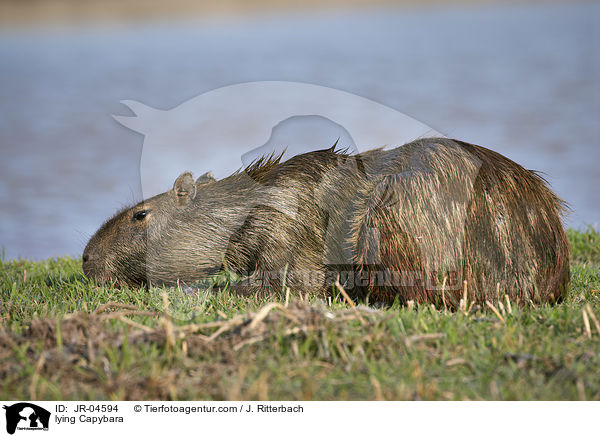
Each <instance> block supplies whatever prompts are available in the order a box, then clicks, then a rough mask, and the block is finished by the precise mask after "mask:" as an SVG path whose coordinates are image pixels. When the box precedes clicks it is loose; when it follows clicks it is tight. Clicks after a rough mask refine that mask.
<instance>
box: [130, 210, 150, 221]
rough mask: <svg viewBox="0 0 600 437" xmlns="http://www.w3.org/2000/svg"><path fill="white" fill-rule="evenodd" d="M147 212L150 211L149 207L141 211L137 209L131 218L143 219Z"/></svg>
mask: <svg viewBox="0 0 600 437" xmlns="http://www.w3.org/2000/svg"><path fill="white" fill-rule="evenodd" d="M149 212H150V210H149V209H144V210H142V211H138V212H136V213H135V214H133V219H134V220H137V221H141V220H144V219H145V218H146V216H147V215H148V213H149Z"/></svg>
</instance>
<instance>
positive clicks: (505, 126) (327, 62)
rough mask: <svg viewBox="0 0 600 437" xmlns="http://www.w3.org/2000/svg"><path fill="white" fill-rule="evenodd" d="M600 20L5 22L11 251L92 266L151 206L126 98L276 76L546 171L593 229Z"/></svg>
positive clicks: (399, 12) (1, 240)
mask: <svg viewBox="0 0 600 437" xmlns="http://www.w3.org/2000/svg"><path fill="white" fill-rule="evenodd" d="M599 17H600V4H598V3H573V2H569V3H543V2H542V3H539V2H538V3H533V4H526V5H522V4H518V5H495V4H485V5H477V4H469V5H435V6H428V7H414V6H402V7H400V6H394V5H389V4H386V5H381V6H377V7H375V6H374V7H369V8H366V7H361V8H343V7H341V6H337V7H332V8H328V9H325V10H318V9H310V10H304V11H285V10H277V11H272V12H268V11H267V12H264V11H263V12H261V13H260V14H249V15H231V16H225V15H222V16H218V17H211V18H209V17H199V16H192V17H188V18H181V17H180V18H175V17H169V18H163V19H161V18H159V17H153V18H152V19H148V20H136V21H109V20H107V21H105V22H100V23H96V22H95V23H93V24H86V23H85V22H82V23H79V22H72V23H68V24H61V25H60V26H54V25H48V24H47V23H46V24H38V25H35V26H31V25H27V26H4V28H3V29H2V30H0V211H1V213H0V214H1V216H0V245H1V246H2V247H3V251H4V256H5V258H8V259H10V258H17V257H27V258H32V259H43V258H46V257H50V256H62V255H71V256H78V255H80V254H81V252H82V250H83V247H84V246H85V243H86V242H87V239H88V238H89V237H90V236H91V235H92V234H93V232H94V231H95V230H96V229H97V228H98V227H99V225H100V224H101V223H102V222H103V221H104V220H105V219H107V218H108V217H109V216H110V215H112V214H113V213H114V212H115V210H116V209H118V208H120V207H123V206H125V205H129V204H131V203H133V202H135V201H137V200H140V198H141V192H142V191H141V187H140V171H139V163H140V156H141V150H142V145H143V140H144V138H143V136H141V135H140V134H137V133H135V132H133V131H131V130H129V129H127V128H125V127H124V126H121V125H120V124H118V123H117V122H116V121H115V120H114V119H112V117H111V114H122V115H130V114H131V113H130V112H129V111H128V109H126V108H125V107H124V106H123V105H121V104H120V103H119V101H121V100H124V99H133V100H138V101H141V102H144V103H145V104H148V105H150V106H152V107H155V108H161V109H169V108H173V107H176V106H178V105H180V104H181V103H182V102H184V101H186V100H188V99H190V98H193V97H195V96H198V95H200V94H202V93H205V92H208V91H210V90H213V89H215V88H219V87H223V86H227V85H232V84H236V83H240V82H248V81H265V80H285V81H298V82H306V83H312V84H319V85H324V86H328V87H333V88H336V89H340V90H343V91H346V92H350V93H355V94H358V95H360V96H364V97H367V98H369V99H372V100H375V101H378V102H381V103H383V104H385V105H388V106H390V107H392V108H394V109H396V110H398V111H400V112H402V113H404V114H407V115H409V116H411V117H413V118H415V119H416V120H419V121H421V122H423V123H425V124H427V125H428V126H430V127H432V128H433V129H435V130H437V131H439V132H442V133H443V134H445V135H447V136H449V137H454V138H459V139H462V140H465V141H469V142H472V143H476V144H480V145H483V146H486V147H489V148H491V149H494V150H496V151H498V152H500V153H502V154H504V155H506V156H508V157H509V158H511V159H513V160H515V161H516V162H518V163H520V164H522V165H523V166H525V167H526V168H530V169H535V170H540V171H542V172H543V173H544V174H545V177H546V178H547V180H548V181H549V182H550V183H551V185H552V187H553V188H554V189H555V191H556V192H557V193H558V194H559V195H560V196H561V197H562V198H564V199H565V200H566V201H567V202H568V203H569V204H570V206H571V208H572V213H571V214H570V215H569V216H568V217H567V220H566V224H567V226H572V227H584V226H587V225H588V224H594V223H597V222H598V221H599V219H600V194H599V191H600V170H599V164H600V159H599V158H600V152H599V149H600V148H599V145H600V144H599V142H600V54H599V51H598V47H600V37H599V36H600V34H599V32H600V31H599V26H598V24H599V22H600V20H599ZM256 111H257V112H260V111H261V108H260V107H257V108H256ZM222 121H223V129H224V130H226V129H228V125H227V114H223V117H222ZM240 141H241V142H242V143H243V138H240ZM205 147H212V148H213V149H212V150H214V153H216V154H219V153H228V151H227V150H222V149H220V148H219V147H218V145H205ZM231 159H234V160H236V161H237V162H240V164H241V161H240V156H232V157H231ZM190 165H192V166H193V168H187V169H191V170H194V171H195V173H196V174H197V175H198V174H200V173H201V172H202V171H205V170H208V169H204V168H203V167H202V165H201V163H191V164H190ZM180 170H181V171H183V170H186V169H180ZM213 170H217V171H218V169H213ZM168 188H170V187H168V186H167V187H165V190H166V189H168Z"/></svg>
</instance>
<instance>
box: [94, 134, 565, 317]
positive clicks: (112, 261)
mask: <svg viewBox="0 0 600 437" xmlns="http://www.w3.org/2000/svg"><path fill="white" fill-rule="evenodd" d="M280 158H281V157H277V156H268V157H264V158H261V159H259V160H257V161H256V162H254V163H253V164H252V165H251V166H249V167H248V168H246V169H245V170H243V171H239V172H237V173H235V174H233V175H231V176H229V177H227V178H224V179H221V180H218V181H217V180H215V179H214V178H212V176H211V175H208V174H207V175H204V176H202V177H200V178H199V179H198V180H196V181H195V180H194V179H193V177H192V175H191V173H183V174H182V175H181V176H179V177H178V178H177V180H176V181H175V183H174V185H173V188H172V189H171V190H169V191H167V192H166V193H163V194H160V195H157V196H155V197H152V198H150V199H147V200H144V201H143V202H140V203H139V204H137V205H135V206H133V207H132V208H127V209H125V210H122V211H120V212H118V213H117V214H116V215H115V216H114V217H113V218H111V219H110V220H108V221H107V222H106V223H104V224H103V225H102V227H101V228H100V229H99V230H98V231H97V232H96V234H95V235H94V236H93V237H92V238H91V240H90V241H89V243H88V245H87V247H86V248H85V251H84V253H83V270H84V272H85V274H86V276H88V277H90V278H94V279H96V280H98V281H100V282H104V281H111V280H113V281H116V282H119V283H124V284H130V285H149V284H156V285H160V284H167V285H172V284H176V283H186V284H192V283H195V282H198V281H201V280H205V279H207V278H209V277H210V276H211V275H214V274H216V273H218V272H219V271H221V270H223V269H227V270H229V271H233V272H235V273H237V274H238V275H239V276H240V277H241V278H242V280H241V281H240V283H238V284H237V285H236V287H235V288H236V290H238V291H240V292H243V293H259V294H265V293H279V292H281V290H282V287H284V286H285V285H287V286H289V287H290V288H292V289H293V290H297V291H302V292H312V293H321V294H324V293H327V292H328V290H331V287H332V283H333V281H335V280H339V282H340V284H341V285H342V286H343V287H344V288H345V289H346V290H347V291H348V292H349V294H350V295H351V296H353V297H357V298H361V297H366V296H369V300H370V301H371V302H373V301H380V302H388V303H389V302H392V301H393V300H394V299H398V300H399V301H400V302H401V303H405V302H407V301H409V300H413V301H416V302H431V303H434V304H436V305H441V304H442V302H443V303H444V305H447V306H450V307H457V306H458V303H459V302H460V299H461V297H462V296H463V293H464V292H465V287H466V292H467V295H468V300H469V301H470V302H478V303H484V302H485V301H486V300H490V301H492V302H493V301H496V300H497V297H498V296H501V295H502V294H504V293H506V294H508V296H509V297H510V298H511V300H512V301H513V302H519V301H520V302H529V301H533V302H555V301H557V300H560V299H561V298H563V297H564V296H565V293H566V289H567V285H568V280H569V246H568V242H567V239H566V236H565V232H564V230H563V227H562V224H561V217H560V215H561V213H562V212H563V202H562V201H561V200H560V199H559V198H558V197H557V196H556V195H555V194H554V193H553V192H552V191H551V190H550V189H549V188H548V186H547V185H546V183H545V181H544V180H543V179H542V178H541V177H539V176H538V175H537V174H536V173H535V172H533V171H530V170H526V169H524V168H523V167H521V166H519V165H518V164H516V163H514V162H513V161H511V160H509V159H507V158H505V157H503V156H502V155H500V154H498V153H495V152H493V151H491V150H488V149H485V148H483V147H480V146H476V145H473V144H468V143H465V142H461V141H456V140H450V139H444V138H429V139H421V140H417V141H414V142H411V143H409V144H405V145H404V146H401V147H398V148H396V149H393V150H383V149H375V150H371V151H368V152H365V153H362V154H359V155H348V154H346V153H345V152H344V151H343V150H342V151H340V150H336V149H335V146H334V147H332V148H330V149H326V150H319V151H315V152H310V153H306V154H303V155H298V156H294V157H293V158H291V159H289V160H287V161H285V162H280V161H281V159H280Z"/></svg>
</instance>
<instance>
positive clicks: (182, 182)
mask: <svg viewBox="0 0 600 437" xmlns="http://www.w3.org/2000/svg"><path fill="white" fill-rule="evenodd" d="M173 192H174V193H175V196H176V197H177V203H178V204H179V205H186V204H187V203H188V202H189V201H190V200H193V199H194V197H196V184H195V183H194V177H193V176H192V174H191V173H190V172H189V171H186V172H185V173H181V174H180V175H179V177H178V178H177V179H175V183H174V184H173Z"/></svg>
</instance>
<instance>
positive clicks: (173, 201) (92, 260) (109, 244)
mask: <svg viewBox="0 0 600 437" xmlns="http://www.w3.org/2000/svg"><path fill="white" fill-rule="evenodd" d="M212 181H214V178H213V177H212V174H210V173H206V174H204V175H202V176H201V177H200V178H198V180H197V181H194V179H193V177H192V174H191V173H189V172H186V173H183V174H181V175H180V176H179V177H178V178H177V180H176V181H175V183H174V184H173V188H172V189H171V190H169V191H167V192H166V193H163V194H159V195H157V196H154V197H152V198H150V199H147V200H144V201H142V202H140V203H138V204H137V205H135V206H133V207H131V208H125V209H123V210H121V211H119V212H117V213H116V214H115V215H114V217H112V218H111V219H109V220H108V221H106V222H105V223H104V224H103V225H102V226H101V227H100V229H99V230H98V231H97V232H96V233H95V234H94V236H92V238H91V239H90V241H89V242H88V244H87V246H86V248H85V250H84V251H83V272H84V273H85V275H86V276H87V277H88V278H93V279H95V280H97V281H98V282H109V281H117V282H119V283H123V284H131V285H141V284H147V282H148V280H149V279H150V275H149V273H150V272H151V271H153V270H155V269H156V262H155V258H156V257H157V256H161V254H164V253H166V252H168V251H165V250H161V247H162V246H164V244H165V242H164V240H165V236H164V235H163V234H164V233H167V234H168V233H169V231H168V228H169V227H170V228H171V229H172V228H173V227H174V225H175V224H176V222H177V221H178V220H177V218H178V216H181V215H184V214H185V209H186V207H187V206H188V205H189V204H190V202H191V201H192V200H193V199H194V198H195V197H196V194H197V190H198V187H200V186H202V185H204V184H208V183H210V182H212ZM167 262H168V260H166V259H165V260H164V262H163V263H162V264H163V265H164V264H165V263H167Z"/></svg>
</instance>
